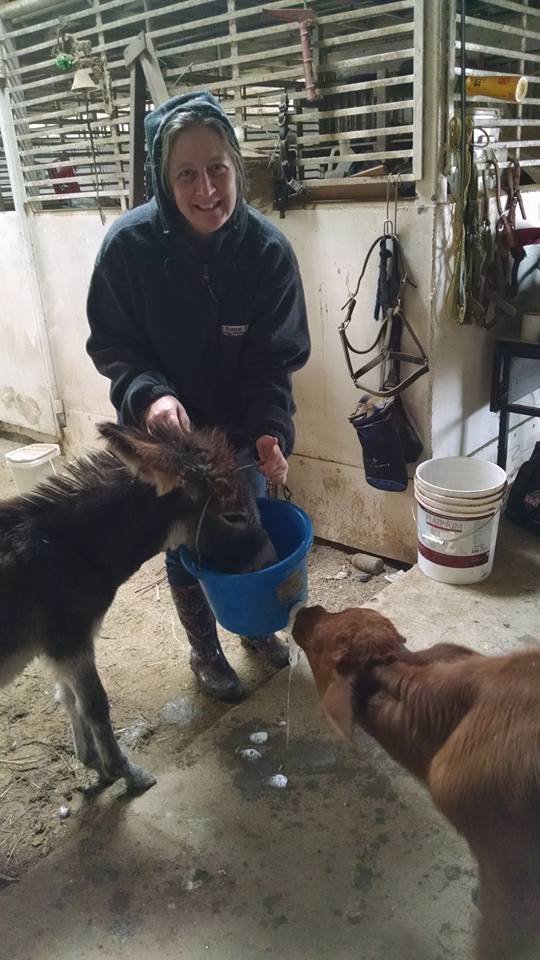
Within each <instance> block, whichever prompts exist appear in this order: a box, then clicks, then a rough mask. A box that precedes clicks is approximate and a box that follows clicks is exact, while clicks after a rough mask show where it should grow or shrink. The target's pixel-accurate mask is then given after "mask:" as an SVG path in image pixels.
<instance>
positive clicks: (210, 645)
mask: <svg viewBox="0 0 540 960" xmlns="http://www.w3.org/2000/svg"><path fill="white" fill-rule="evenodd" d="M171 594H172V598H173V600H174V605H175V607H176V612H177V613H178V616H179V618H180V622H181V624H182V626H183V627H184V630H185V631H186V633H187V638H188V640H189V642H190V644H191V654H190V660H189V662H190V666H191V669H192V670H193V673H194V674H195V675H196V676H197V677H198V679H199V682H200V685H201V687H202V688H203V690H204V691H205V693H207V694H208V695H209V696H210V697H214V698H215V699H216V700H225V701H228V702H234V701H237V700H241V699H242V698H243V697H244V694H245V691H244V688H243V686H242V684H241V683H240V680H239V678H238V676H237V674H236V673H235V671H234V670H233V668H232V667H231V665H230V663H229V662H228V660H227V658H226V657H225V654H224V653H223V650H222V649H221V644H220V642H219V639H218V635H217V630H216V620H215V617H214V614H213V613H212V611H211V610H210V607H209V606H208V603H207V600H206V597H205V596H204V593H203V592H202V590H201V588H200V586H199V584H198V583H196V584H193V585H190V586H188V587H173V586H171Z"/></svg>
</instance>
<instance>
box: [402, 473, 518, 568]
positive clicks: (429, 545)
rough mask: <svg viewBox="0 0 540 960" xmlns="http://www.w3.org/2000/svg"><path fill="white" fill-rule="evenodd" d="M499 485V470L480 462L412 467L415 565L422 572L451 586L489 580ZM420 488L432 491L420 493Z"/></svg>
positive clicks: (500, 492) (501, 488) (501, 485)
mask: <svg viewBox="0 0 540 960" xmlns="http://www.w3.org/2000/svg"><path fill="white" fill-rule="evenodd" d="M471 464H472V466H471ZM420 471H421V473H422V474H423V475H424V482H423V484H422V483H421V482H420V481H421V477H419V472H420ZM445 476H446V477H447V478H448V485H449V486H448V488H445V487H444V486H443V481H444V477H445ZM505 486H506V474H505V472H504V470H502V469H501V468H500V467H497V465H496V464H493V463H489V462H488V461H485V460H477V459H469V458H468V457H444V458H441V459H440V460H428V461H426V462H425V463H422V464H420V465H419V466H418V467H417V470H416V476H415V484H414V495H415V499H416V503H417V530H418V566H419V567H420V569H421V570H422V572H423V573H425V574H426V575H427V576H428V577H431V578H432V579H433V580H438V581H439V582H440V583H453V584H459V583H477V582H478V581H479V580H485V578H486V577H488V576H489V574H490V573H491V570H492V567H493V559H494V556H495V544H496V541H497V531H498V528H499V518H500V513H501V507H502V501H503V496H504V491H505ZM426 487H427V488H429V489H431V491H432V492H431V493H428V494H426V492H425V488H426Z"/></svg>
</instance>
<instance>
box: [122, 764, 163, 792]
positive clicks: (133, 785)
mask: <svg viewBox="0 0 540 960" xmlns="http://www.w3.org/2000/svg"><path fill="white" fill-rule="evenodd" d="M123 777H124V780H125V781H126V783H127V788H128V790H130V791H136V790H149V789H150V787H153V786H154V785H155V784H156V783H157V780H156V778H155V777H154V775H153V774H152V773H149V772H148V770H145V769H144V768H143V767H136V766H135V765H134V764H132V763H131V764H130V765H129V772H128V771H126V772H125V773H124V774H123Z"/></svg>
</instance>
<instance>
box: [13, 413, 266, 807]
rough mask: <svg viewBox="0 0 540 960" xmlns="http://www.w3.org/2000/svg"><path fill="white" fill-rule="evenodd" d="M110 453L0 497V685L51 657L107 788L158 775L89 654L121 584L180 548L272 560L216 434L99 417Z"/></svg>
mask: <svg viewBox="0 0 540 960" xmlns="http://www.w3.org/2000/svg"><path fill="white" fill-rule="evenodd" d="M99 430H100V433H101V435H102V436H103V437H105V439H106V440H107V441H108V445H109V451H110V452H108V451H103V452H98V453H93V454H91V455H90V456H89V457H88V458H86V459H82V460H79V461H77V462H75V463H74V464H73V465H71V467H70V468H69V472H68V474H67V475H66V476H61V477H56V478H54V479H52V480H50V481H47V482H46V483H45V484H42V485H41V486H40V487H39V488H38V489H37V490H36V492H35V493H32V494H31V495H29V496H24V497H15V498H14V499H12V500H7V501H5V502H4V503H3V504H0V598H1V599H0V686H2V685H4V684H6V683H8V682H9V681H10V680H11V679H12V678H13V677H14V676H15V675H16V674H17V673H19V672H20V671H21V670H22V669H23V668H24V667H25V666H26V664H27V663H28V662H29V661H30V660H31V659H32V658H33V657H34V656H36V655H38V654H45V656H46V657H47V659H48V660H49V662H50V663H51V665H52V668H53V671H54V674H55V676H56V680H57V683H58V687H59V691H60V697H61V700H62V702H63V703H64V705H65V706H66V708H67V711H68V713H69V716H70V719H71V727H72V731H73V740H74V744H75V752H76V755H77V757H78V758H79V760H81V761H82V762H83V763H84V764H86V766H88V767H91V768H93V769H94V770H96V771H97V773H98V774H99V778H100V781H101V782H102V783H103V784H108V783H112V782H113V781H114V780H117V779H119V778H124V780H125V781H126V783H127V784H128V787H130V788H132V789H138V790H141V789H145V788H147V787H150V786H152V785H153V784H154V783H155V778H154V777H153V776H152V775H151V774H150V773H147V772H146V771H145V770H143V769H142V767H139V766H136V765H135V764H133V763H131V761H130V760H128V758H127V757H126V756H125V755H124V754H123V753H122V751H121V750H120V747H119V745H118V743H117V741H116V739H115V736H114V733H113V729H112V726H111V722H110V718H109V703H108V700H107V695H106V693H105V690H104V689H103V686H102V683H101V680H100V678H99V676H98V673H97V670H96V666H95V662H94V637H95V636H96V635H97V634H98V632H99V629H100V625H101V622H102V620H103V617H104V615H105V613H106V612H107V610H108V608H109V606H110V605H111V603H112V601H113V598H114V596H115V593H116V591H117V589H118V587H119V586H120V585H121V584H122V583H124V581H125V580H127V579H128V577H130V576H131V574H133V573H134V572H135V571H136V570H137V569H138V568H139V567H140V566H141V564H142V563H144V562H145V561H146V560H148V559H149V558H150V557H152V556H154V555H155V554H156V553H158V552H159V551H160V550H163V549H164V548H165V547H169V546H170V547H178V546H180V545H182V544H185V545H186V546H187V547H188V548H190V549H191V550H196V551H197V553H198V554H199V555H200V556H201V557H204V558H205V560H206V561H207V562H210V563H212V564H213V565H215V566H216V567H218V568H219V569H221V570H223V571H226V572H235V573H240V572H244V571H247V570H257V569H260V568H261V567H264V566H267V565H268V564H269V563H272V562H273V561H274V560H275V558H276V557H275V551H274V548H273V546H272V544H271V542H270V540H269V537H268V535H267V534H266V532H265V531H264V529H263V527H262V526H261V522H260V518H259V515H258V511H257V507H256V503H255V499H254V497H253V495H252V493H251V491H250V490H249V489H248V487H247V485H246V483H245V481H244V479H243V473H242V472H241V470H238V468H237V467H236V462H235V458H234V453H233V451H232V449H231V447H230V446H229V444H228V442H227V441H226V439H225V438H224V436H223V435H222V434H221V433H219V432H218V431H215V430H214V431H193V432H192V433H189V434H186V435H185V436H183V437H181V438H178V437H175V438H172V437H171V436H168V437H167V436H166V435H161V436H159V437H157V436H150V435H149V434H147V433H143V432H142V431H140V430H137V429H135V428H131V427H121V426H116V425H115V424H112V423H106V424H102V425H101V426H100V427H99Z"/></svg>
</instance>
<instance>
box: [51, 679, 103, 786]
mask: <svg viewBox="0 0 540 960" xmlns="http://www.w3.org/2000/svg"><path fill="white" fill-rule="evenodd" d="M55 699H56V700H58V701H59V702H60V703H62V704H63V705H64V707H65V709H66V711H67V713H68V714H69V719H70V722H71V733H72V736H73V747H74V750H75V756H76V757H77V760H80V761H81V763H84V765H85V767H91V768H92V770H97V771H98V772H99V770H100V769H101V765H100V759H99V755H98V752H97V748H96V744H95V741H94V737H93V735H92V731H91V729H90V727H89V726H88V724H87V723H86V720H85V718H83V716H82V714H81V713H80V712H79V710H78V709H77V700H76V698H75V694H74V693H73V690H72V689H71V687H69V686H68V684H67V683H65V682H64V681H63V680H58V682H57V684H56V693H55Z"/></svg>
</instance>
